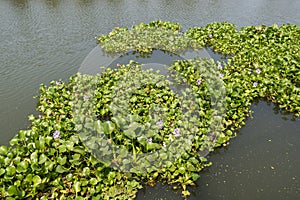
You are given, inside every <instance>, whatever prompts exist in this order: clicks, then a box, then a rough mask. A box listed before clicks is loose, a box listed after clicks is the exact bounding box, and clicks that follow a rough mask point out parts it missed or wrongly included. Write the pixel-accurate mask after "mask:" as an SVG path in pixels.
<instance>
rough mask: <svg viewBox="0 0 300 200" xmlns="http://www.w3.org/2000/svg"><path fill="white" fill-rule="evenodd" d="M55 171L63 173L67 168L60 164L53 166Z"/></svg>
mask: <svg viewBox="0 0 300 200" xmlns="http://www.w3.org/2000/svg"><path fill="white" fill-rule="evenodd" d="M55 171H56V172H57V173H60V174H61V173H64V172H67V171H68V169H67V168H65V167H63V166H61V165H58V166H57V167H56V168H55Z"/></svg>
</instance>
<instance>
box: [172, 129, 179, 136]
mask: <svg viewBox="0 0 300 200" xmlns="http://www.w3.org/2000/svg"><path fill="white" fill-rule="evenodd" d="M173 134H174V135H175V137H179V136H180V131H179V128H175V129H174V132H173Z"/></svg>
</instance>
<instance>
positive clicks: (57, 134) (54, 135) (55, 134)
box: [53, 130, 60, 139]
mask: <svg viewBox="0 0 300 200" xmlns="http://www.w3.org/2000/svg"><path fill="white" fill-rule="evenodd" d="M59 137H60V132H59V131H58V130H56V131H54V133H53V138H54V139H56V138H59Z"/></svg>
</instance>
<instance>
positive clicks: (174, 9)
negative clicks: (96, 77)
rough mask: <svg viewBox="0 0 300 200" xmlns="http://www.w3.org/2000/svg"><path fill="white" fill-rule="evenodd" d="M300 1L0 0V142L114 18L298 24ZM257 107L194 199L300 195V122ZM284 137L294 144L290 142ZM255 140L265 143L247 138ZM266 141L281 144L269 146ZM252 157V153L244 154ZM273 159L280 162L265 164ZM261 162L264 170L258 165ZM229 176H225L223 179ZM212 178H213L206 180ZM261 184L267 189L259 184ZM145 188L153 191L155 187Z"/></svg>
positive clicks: (23, 124) (124, 22)
mask: <svg viewBox="0 0 300 200" xmlns="http://www.w3.org/2000/svg"><path fill="white" fill-rule="evenodd" d="M299 8H300V1H294V0H286V1H281V0H242V1H241V0H209V1H207V0H205V1H204V0H201V1H196V0H186V1H182V0H172V1H171V0H151V1H140V0H113V1H112V0H98V1H95V0H65V1H60V0H51V1H50V0H0V41H1V42H0V52H1V53H0V61H1V64H0V135H1V140H0V144H8V142H9V140H10V139H11V138H12V137H13V136H14V135H15V134H16V133H17V132H18V130H20V129H26V128H27V127H28V126H29V122H28V120H27V116H28V115H29V114H30V113H35V106H36V99H33V98H32V97H33V96H35V95H38V88H39V85H40V84H41V83H44V84H46V85H47V84H48V83H49V82H50V81H51V80H58V79H62V80H68V78H69V77H70V76H71V75H73V74H74V73H76V72H77V71H78V69H79V66H80V64H81V63H82V61H83V60H84V58H85V57H86V56H87V54H88V53H89V52H90V51H91V50H92V49H93V48H94V47H95V46H96V41H95V40H94V37H95V36H97V35H99V34H106V33H108V32H109V31H110V30H111V29H113V28H114V27H115V26H131V25H133V24H138V23H140V22H146V23H147V22H150V21H153V20H157V19H160V20H165V21H172V22H179V23H180V24H181V25H182V26H183V28H184V29H186V28H189V27H193V26H204V25H206V24H207V23H211V22H214V21H229V22H231V23H234V24H236V25H238V27H242V26H246V25H260V24H266V25H271V24H273V23H277V24H283V23H292V24H297V25H300V12H299ZM256 109H257V110H258V111H259V110H262V112H261V114H267V113H268V115H263V116H265V117H263V118H259V120H258V117H259V116H260V115H255V116H254V117H255V118H254V119H252V120H249V121H247V126H245V128H243V129H242V130H241V134H240V135H239V136H238V137H237V138H235V139H234V140H232V142H231V145H230V146H229V148H228V149H223V150H220V152H219V153H215V154H213V155H212V156H211V158H210V159H211V160H212V161H213V162H214V165H213V166H212V167H211V168H209V172H206V173H205V174H203V175H202V179H200V182H199V187H197V188H195V190H194V191H193V192H194V193H195V194H196V195H194V194H192V197H191V198H190V199H193V198H194V199H199V198H203V199H241V198H242V197H243V198H242V199H247V198H250V197H253V198H251V199H270V198H269V197H274V198H273V199H299V187H300V184H299V181H298V180H299V176H300V172H299V170H297V169H299V159H298V157H299V156H297V153H298V154H299V148H300V145H299V144H300V142H299V138H300V137H299V135H297V134H299V123H300V122H299V120H298V121H296V122H291V121H285V122H289V123H285V124H282V125H281V126H282V127H283V128H281V129H277V128H276V125H275V126H274V124H276V123H277V122H278V120H276V119H277V118H280V119H281V115H274V114H273V113H272V108H270V107H268V106H267V105H265V104H263V103H262V104H259V105H258V106H257V108H256ZM257 113H258V112H257ZM273 115H274V116H276V117H275V118H274V117H272V116H273ZM251 123H253V124H252V125H251ZM261 123H262V124H263V125H265V126H261V125H260V124H261ZM268 123H271V124H269V125H268ZM247 129H248V132H247ZM268 130H270V131H272V133H274V134H271V135H273V137H274V138H272V139H271V140H272V141H271V142H268V141H267V142H266V141H265V140H264V137H263V136H266V135H269V134H268V133H267V131H268ZM288 132H290V134H289V133H288ZM259 133H260V135H256V136H255V134H259ZM292 134H294V136H292ZM247 137H249V138H251V140H249V138H248V139H247ZM262 137H263V138H262ZM243 138H244V142H242V141H243ZM289 138H292V140H290V139H289ZM240 140H242V141H241V143H239V141H240ZM286 140H287V141H288V143H290V144H292V145H289V144H288V143H285V142H284V141H286ZM249 141H251V142H252V143H254V144H255V142H256V143H261V144H260V145H262V146H260V147H258V146H255V145H254V146H249ZM254 141H255V142H254ZM263 141H264V142H266V143H263ZM276 141H277V142H276ZM252 143H251V144H252ZM275 143H276V145H275ZM271 144H272V145H271ZM267 145H270V146H271V147H274V148H275V149H273V150H269V152H270V153H268V154H264V152H265V151H264V148H267V147H268V146H267ZM246 147H247V149H246V150H245V149H244V148H246ZM287 147H289V148H290V150H289V151H288V152H289V154H288V155H286V154H280V153H279V152H281V150H282V152H286V151H284V150H285V148H287ZM250 151H252V153H251V154H250V153H249V152H250ZM246 152H248V154H247V153H246ZM253 152H254V153H253ZM239 153H240V157H239V156H238V154H239ZM242 155H243V159H242ZM247 155H248V156H247ZM234 156H236V157H234ZM233 158H234V159H233ZM255 158H257V159H255ZM258 158H259V159H258ZM275 158H277V159H278V160H277V161H278V163H279V164H280V165H279V164H278V163H277V162H275V161H276V160H275V161H274V159H275ZM247 159H250V161H249V162H246V161H247ZM251 159H252V160H251ZM287 159H288V160H289V162H287ZM279 160H281V161H279ZM222 162H224V163H230V164H231V165H230V166H229V167H227V168H228V169H226V170H227V172H226V173H225V172H224V173H223V172H222V171H221V172H220V173H221V174H222V175H218V176H214V174H216V173H217V174H218V173H219V171H220V170H225V168H226V167H223V168H221V167H220V165H221V164H222ZM267 163H270V165H267ZM274 163H275V164H276V163H277V164H278V165H279V166H277V165H275V164H274ZM273 165H274V166H273ZM223 166H226V165H223ZM263 166H265V167H266V169H265V170H264V168H263ZM269 166H273V167H274V168H275V170H272V169H271V171H267V170H269V169H270V168H269ZM247 170H248V171H247ZM258 170H260V171H261V174H259V175H257V174H255V173H254V172H255V171H258ZM240 171H242V174H241V175H239V173H238V172H240ZM274 172H276V173H277V175H273V174H272V173H274ZM289 173H291V174H289ZM226 174H227V176H226V177H223V176H225V175H226ZM236 175H237V176H236ZM248 176H249V178H247V177H248ZM210 177H214V179H212V178H210ZM293 177H294V178H295V180H294V179H293ZM225 179H226V180H225ZM223 180H225V181H226V182H225V183H222V181H223ZM218 182H220V184H218ZM206 183H209V184H208V185H209V186H207V187H204V185H205V184H206ZM239 184H242V185H243V187H242V186H241V187H240V186H239ZM262 186H264V187H262ZM164 188H165V187H163V186H161V187H159V188H154V189H153V191H152V192H154V191H155V192H156V193H157V195H158V196H157V198H159V197H163V196H164V195H165V194H168V193H166V191H165V190H164ZM257 188H258V190H257V191H260V190H261V189H263V191H262V192H257V191H256V190H255V189H257ZM268 188H269V189H268ZM272 188H273V189H272ZM167 190H168V191H171V192H170V193H172V194H174V193H173V191H172V190H169V189H167ZM146 193H147V194H148V195H150V194H151V193H150V192H149V188H148V189H147V190H146ZM140 194H142V193H140ZM256 194H257V195H258V194H261V196H255V195H256ZM159 195H160V196H159ZM174 195H175V196H176V195H177V197H179V196H180V194H176V193H175V194H174ZM243 195H244V196H243ZM264 195H265V196H264ZM154 196H155V195H153V197H154ZM246 196H247V197H246ZM142 197H143V195H139V198H140V199H143V198H142ZM148 197H149V196H148ZM166 197H167V199H169V197H172V196H166ZM264 197H265V198H264ZM297 197H298V198H297ZM147 199H151V198H147ZM172 199H176V197H174V198H172Z"/></svg>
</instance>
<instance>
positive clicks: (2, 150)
mask: <svg viewBox="0 0 300 200" xmlns="http://www.w3.org/2000/svg"><path fill="white" fill-rule="evenodd" d="M7 153H8V147H7V146H0V155H2V156H6V155H7Z"/></svg>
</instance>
